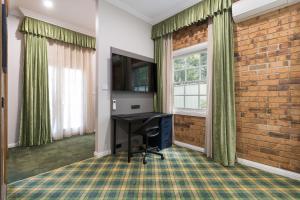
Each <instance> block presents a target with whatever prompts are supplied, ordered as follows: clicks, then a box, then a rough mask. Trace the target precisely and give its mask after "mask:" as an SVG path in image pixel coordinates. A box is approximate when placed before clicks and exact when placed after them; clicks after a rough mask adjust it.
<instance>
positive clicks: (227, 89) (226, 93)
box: [212, 11, 236, 166]
mask: <svg viewBox="0 0 300 200" xmlns="http://www.w3.org/2000/svg"><path fill="white" fill-rule="evenodd" d="M213 43H214V45H213V92H212V94H213V102H212V108H213V116H212V134H213V157H214V160H215V161H217V162H220V163H222V164H223V165H224V166H234V164H235V157H236V116H235V114H236V113H235V100H234V98H235V93H234V61H233V58H234V56H233V53H234V45H233V22H232V17H231V12H230V11H224V12H222V13H220V14H218V15H216V16H214V18H213Z"/></svg>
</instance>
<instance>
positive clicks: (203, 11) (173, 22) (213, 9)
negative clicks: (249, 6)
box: [152, 0, 232, 39]
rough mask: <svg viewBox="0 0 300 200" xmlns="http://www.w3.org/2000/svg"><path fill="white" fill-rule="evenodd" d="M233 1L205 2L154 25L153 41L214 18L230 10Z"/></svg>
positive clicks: (207, 0)
mask: <svg viewBox="0 0 300 200" xmlns="http://www.w3.org/2000/svg"><path fill="white" fill-rule="evenodd" d="M231 6H232V0H203V1H201V2H199V3H197V4H195V5H194V6H192V7H189V8H187V9H185V10H184V11H182V12H180V13H178V14H176V15H174V16H172V17H170V18H168V19H166V20H164V21H162V22H160V23H158V24H156V25H154V26H153V27H152V39H156V38H159V37H162V36H164V35H166V34H169V33H173V32H175V31H177V30H179V29H181V28H183V27H185V26H189V25H191V24H193V23H195V22H199V21H203V20H205V19H207V18H208V17H210V16H211V17H213V16H214V15H217V14H218V13H220V12H223V11H224V10H228V9H230V8H231Z"/></svg>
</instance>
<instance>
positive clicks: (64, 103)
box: [48, 40, 96, 140]
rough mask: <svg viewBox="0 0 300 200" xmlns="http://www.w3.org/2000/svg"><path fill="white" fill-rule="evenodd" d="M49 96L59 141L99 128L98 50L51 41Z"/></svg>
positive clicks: (54, 126)
mask: <svg viewBox="0 0 300 200" xmlns="http://www.w3.org/2000/svg"><path fill="white" fill-rule="evenodd" d="M48 62H49V96H50V113H51V129H52V137H53V139H55V140H58V139H62V138H64V137H70V136H72V135H83V134H85V133H91V132H94V131H95V114H96V113H95V98H96V89H95V83H96V74H95V73H96V70H95V62H96V60H95V51H93V50H91V49H87V48H81V47H77V46H74V45H70V44H65V43H61V42H57V41H52V40H48Z"/></svg>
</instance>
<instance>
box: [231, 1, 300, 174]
mask: <svg viewBox="0 0 300 200" xmlns="http://www.w3.org/2000/svg"><path fill="white" fill-rule="evenodd" d="M235 60H236V61H235V71H236V109H237V130H238V131H237V150H238V156H239V157H241V158H245V159H248V160H252V161H256V162H260V163H264V164H267V165H271V166H274V167H279V168H283V169H288V170H291V171H295V172H300V4H298V5H294V6H291V7H288V8H284V9H282V10H279V11H275V12H272V13H269V14H266V15H264V16H261V17H258V18H255V19H251V20H248V21H246V22H242V23H239V24H237V25H236V28H235Z"/></svg>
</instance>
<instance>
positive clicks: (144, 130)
mask: <svg viewBox="0 0 300 200" xmlns="http://www.w3.org/2000/svg"><path fill="white" fill-rule="evenodd" d="M160 119H161V117H160V115H155V116H153V117H151V118H149V119H147V120H146V121H144V122H143V124H142V125H141V126H140V127H138V128H137V129H136V130H135V131H134V132H133V135H141V136H143V139H144V142H145V144H146V147H145V149H143V151H138V152H133V153H132V154H137V153H143V164H146V163H147V161H146V157H147V155H149V154H155V155H159V156H160V157H161V159H162V160H164V159H165V157H164V155H163V154H162V153H159V150H160V149H159V148H158V147H149V138H154V137H157V136H158V135H159V134H160V126H159V122H160Z"/></svg>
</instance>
